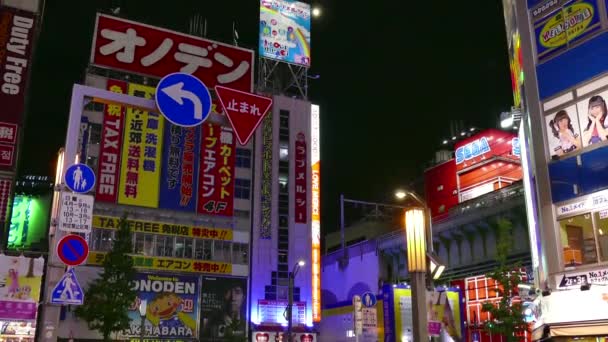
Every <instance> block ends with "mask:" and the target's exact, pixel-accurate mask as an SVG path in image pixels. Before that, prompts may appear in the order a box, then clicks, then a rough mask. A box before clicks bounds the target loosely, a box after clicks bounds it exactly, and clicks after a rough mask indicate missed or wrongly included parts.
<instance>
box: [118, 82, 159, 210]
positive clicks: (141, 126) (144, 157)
mask: <svg viewBox="0 0 608 342" xmlns="http://www.w3.org/2000/svg"><path fill="white" fill-rule="evenodd" d="M129 95H133V96H138V97H145V98H148V99H151V98H152V97H153V96H154V88H153V87H149V86H144V85H139V84H129ZM163 128H164V118H163V117H162V116H161V115H159V114H157V113H151V112H150V113H149V112H145V111H142V110H140V109H135V108H132V107H128V108H127V110H126V119H125V135H124V142H123V146H122V158H121V163H120V164H121V167H120V187H119V190H120V191H119V193H118V203H120V204H128V205H136V206H140V207H150V208H156V207H158V195H159V188H160V187H159V181H160V171H161V170H160V169H161V165H160V162H161V149H162V146H163Z"/></svg>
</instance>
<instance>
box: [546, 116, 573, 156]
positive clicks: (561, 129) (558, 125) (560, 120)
mask: <svg viewBox="0 0 608 342" xmlns="http://www.w3.org/2000/svg"><path fill="white" fill-rule="evenodd" d="M578 121H579V120H578V112H577V110H576V106H575V105H572V106H569V107H566V108H564V109H560V110H558V111H556V112H554V113H551V114H549V115H547V116H545V122H546V124H547V140H548V143H549V144H548V145H549V152H550V153H551V158H552V159H559V158H560V157H562V156H564V155H567V154H569V153H572V152H574V151H577V150H579V149H580V148H581V146H582V145H581V134H580V129H579V124H578Z"/></svg>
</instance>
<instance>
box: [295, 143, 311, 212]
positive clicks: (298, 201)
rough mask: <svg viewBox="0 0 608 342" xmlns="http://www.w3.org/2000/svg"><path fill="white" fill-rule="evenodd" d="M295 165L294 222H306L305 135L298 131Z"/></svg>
mask: <svg viewBox="0 0 608 342" xmlns="http://www.w3.org/2000/svg"><path fill="white" fill-rule="evenodd" d="M295 161H296V167H295V171H296V173H295V177H296V181H295V190H296V191H295V203H294V205H295V208H294V213H295V214H296V216H295V222H296V223H306V220H307V218H306V211H307V210H306V209H308V208H307V206H306V203H307V201H306V197H307V196H306V186H307V184H308V183H307V182H306V173H307V172H306V171H307V170H306V136H305V135H304V133H302V132H299V133H298V134H297V135H296V156H295Z"/></svg>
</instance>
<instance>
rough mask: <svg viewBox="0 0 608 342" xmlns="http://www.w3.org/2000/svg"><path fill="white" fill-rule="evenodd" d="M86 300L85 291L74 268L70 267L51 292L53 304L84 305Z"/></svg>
mask: <svg viewBox="0 0 608 342" xmlns="http://www.w3.org/2000/svg"><path fill="white" fill-rule="evenodd" d="M83 302H84V293H83V292H82V288H81V287H80V284H78V279H76V274H75V273H74V269H73V268H69V269H68V271H67V272H65V274H64V275H63V277H61V280H59V282H58V283H57V285H55V288H54V289H53V292H52V293H51V304H59V305H82V303H83Z"/></svg>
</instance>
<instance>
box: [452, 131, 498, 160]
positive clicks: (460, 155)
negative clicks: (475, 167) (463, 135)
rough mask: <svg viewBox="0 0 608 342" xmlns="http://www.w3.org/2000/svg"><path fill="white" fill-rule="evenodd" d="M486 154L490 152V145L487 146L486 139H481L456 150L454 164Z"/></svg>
mask: <svg viewBox="0 0 608 342" xmlns="http://www.w3.org/2000/svg"><path fill="white" fill-rule="evenodd" d="M488 152H490V144H488V139H487V138H486V137H482V138H480V139H477V140H475V141H473V142H471V143H468V144H466V145H464V146H461V147H459V148H457V149H456V164H460V163H462V162H464V161H466V160H469V159H473V158H475V157H478V156H480V155H482V154H485V153H488Z"/></svg>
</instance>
